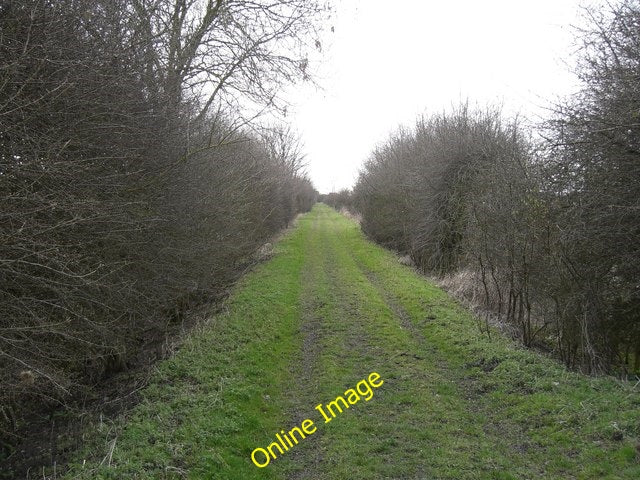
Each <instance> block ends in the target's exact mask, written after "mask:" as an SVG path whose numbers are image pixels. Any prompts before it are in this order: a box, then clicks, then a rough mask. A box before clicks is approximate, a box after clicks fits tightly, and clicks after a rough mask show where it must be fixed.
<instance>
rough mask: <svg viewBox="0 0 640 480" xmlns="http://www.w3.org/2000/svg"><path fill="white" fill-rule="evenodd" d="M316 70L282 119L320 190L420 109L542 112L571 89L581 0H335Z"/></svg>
mask: <svg viewBox="0 0 640 480" xmlns="http://www.w3.org/2000/svg"><path fill="white" fill-rule="evenodd" d="M337 3H338V5H337V9H336V11H335V14H334V16H333V19H332V21H331V25H333V27H334V30H335V31H334V33H330V31H329V32H327V39H326V40H325V42H324V45H323V47H324V48H323V60H322V64H321V65H320V67H319V71H318V74H319V75H318V83H319V84H320V85H321V87H322V90H318V89H315V88H313V87H311V86H309V85H306V86H297V87H296V88H295V89H294V90H293V91H292V92H291V93H290V94H288V98H289V101H290V102H292V104H293V108H292V109H290V110H289V111H290V114H289V116H288V121H289V122H291V123H292V125H293V126H294V127H295V128H296V130H297V131H298V132H299V133H300V135H301V137H302V141H303V143H304V146H305V151H306V153H307V161H308V172H309V174H310V176H311V179H312V180H313V182H314V184H315V186H316V188H317V189H318V190H319V191H320V192H323V193H326V192H330V191H332V190H339V189H341V188H344V187H351V186H352V185H353V183H354V181H355V180H356V178H357V173H358V169H359V168H360V166H361V164H362V162H363V161H364V160H365V159H366V158H367V156H368V154H369V153H370V152H371V150H372V149H373V147H374V146H375V145H376V144H377V143H379V142H381V141H384V140H385V139H386V137H387V136H388V135H389V133H391V132H392V131H393V130H395V129H396V128H397V127H398V126H399V125H400V124H405V125H410V124H412V123H413V121H414V120H415V118H416V117H417V116H418V115H419V114H420V113H424V112H426V113H429V112H439V111H442V110H443V109H446V108H447V107H450V106H451V105H452V103H458V102H459V101H460V100H464V99H467V98H468V99H469V100H470V101H471V102H472V103H475V102H478V103H479V104H481V105H484V104H487V103H494V104H495V103H500V104H502V105H503V106H504V110H505V111H506V112H507V113H509V114H510V113H514V112H521V113H524V114H525V115H526V116H527V117H535V116H536V115H539V114H541V113H542V110H541V107H543V106H544V105H545V104H546V102H547V101H549V100H552V99H553V98H554V97H556V96H558V95H560V96H561V95H564V94H567V93H569V92H570V91H572V90H574V89H575V86H576V83H575V80H574V78H573V76H572V74H571V73H570V72H569V68H568V66H567V64H566V62H567V61H568V60H569V57H570V54H571V51H572V49H573V43H572V42H573V41H572V35H571V28H570V25H572V24H576V23H577V18H578V5H579V4H582V3H584V2H583V1H580V0H536V1H530V0H458V1H454V0H449V1H436V0H393V1H391V0H341V1H340V0H337Z"/></svg>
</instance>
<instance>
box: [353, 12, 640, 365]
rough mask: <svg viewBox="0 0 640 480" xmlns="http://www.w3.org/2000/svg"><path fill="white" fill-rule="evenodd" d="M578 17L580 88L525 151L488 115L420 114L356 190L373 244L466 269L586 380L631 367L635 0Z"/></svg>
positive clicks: (635, 325)
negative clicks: (583, 21) (581, 20)
mask: <svg viewBox="0 0 640 480" xmlns="http://www.w3.org/2000/svg"><path fill="white" fill-rule="evenodd" d="M607 8H609V9H610V10H602V11H597V10H587V14H588V18H589V19H590V20H589V21H590V26H589V27H588V28H586V29H585V30H583V31H582V32H581V34H580V35H581V36H580V37H579V38H580V39H582V41H583V43H584V47H583V50H582V56H581V58H582V64H581V69H580V71H579V75H580V78H581V79H582V81H583V88H582V90H581V91H580V92H579V93H578V94H576V95H575V96H574V97H572V98H569V99H568V100H567V101H566V102H565V103H563V104H561V105H559V106H558V107H557V110H556V113H555V115H554V116H553V119H552V120H550V121H549V122H547V123H546V124H544V125H542V126H541V128H540V129H539V133H541V134H542V136H543V137H544V141H542V142H537V143H534V142H532V141H531V140H530V139H529V138H528V137H529V134H528V133H527V130H526V129H523V128H522V127H520V126H519V125H518V123H517V121H509V122H505V121H504V120H503V119H502V118H501V115H500V113H499V112H498V111H496V110H487V111H479V110H476V111H470V110H469V108H468V107H467V105H462V106H460V107H459V108H458V109H456V110H454V111H453V112H451V113H446V114H441V115H434V116H431V117H427V118H421V119H419V120H418V122H417V123H416V125H415V127H414V128H413V129H411V130H407V129H403V130H400V131H399V132H397V133H396V134H394V135H392V136H391V137H390V139H389V140H388V141H387V142H386V143H385V144H383V145H382V146H380V147H378V148H377V149H376V150H375V151H374V152H373V153H372V154H371V157H370V159H369V160H368V162H367V163H366V164H365V167H364V169H363V171H362V173H361V175H360V178H359V181H358V183H357V185H356V187H355V189H354V203H355V205H356V208H357V209H358V210H359V212H360V213H361V214H362V226H363V229H364V230H365V232H366V233H367V234H369V235H370V236H371V237H372V238H373V239H375V240H377V241H379V242H381V243H383V244H385V245H387V246H390V247H392V248H395V249H398V250H400V251H403V252H408V253H409V254H410V255H411V256H412V258H413V260H414V261H415V263H416V264H417V265H418V266H419V267H421V268H422V269H423V270H425V271H429V272H434V273H436V274H439V275H444V274H451V273H452V272H458V271H463V270H464V271H467V270H469V269H470V270H471V271H472V272H473V275H470V276H468V278H478V279H480V280H479V281H480V282H481V283H482V290H483V292H484V301H483V303H484V305H483V306H484V307H485V308H486V309H488V310H491V311H493V312H495V313H497V314H498V315H499V316H501V317H503V318H505V319H506V320H507V321H509V322H510V323H511V324H513V325H515V326H517V328H518V331H519V332H520V335H521V338H522V340H523V342H524V343H525V344H526V345H533V344H535V343H536V342H538V341H539V340H541V339H543V340H545V341H553V342H554V345H555V349H556V351H557V353H558V354H559V355H560V357H561V358H562V359H563V360H564V361H565V362H566V364H567V365H570V366H573V367H578V368H582V369H583V370H584V371H587V372H595V373H597V372H602V371H610V370H611V369H614V368H621V369H622V370H623V371H625V370H626V371H628V370H635V371H638V369H639V367H640V284H639V283H638V278H639V275H640V271H639V270H638V268H639V265H640V251H639V250H638V248H639V247H638V245H640V242H639V241H638V240H639V239H640V217H639V215H640V204H639V203H638V202H639V199H640V129H639V124H638V122H637V117H638V108H639V106H640V96H639V93H638V89H637V85H638V80H639V79H640V48H639V47H638V45H640V29H638V25H640V2H637V1H636V0H626V1H621V2H618V3H616V4H613V5H609V6H608V7H607Z"/></svg>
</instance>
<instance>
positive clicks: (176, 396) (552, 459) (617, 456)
mask: <svg viewBox="0 0 640 480" xmlns="http://www.w3.org/2000/svg"><path fill="white" fill-rule="evenodd" d="M274 250H275V251H274V255H273V258H271V259H270V260H269V261H267V262H265V263H264V264H262V265H260V266H259V267H258V268H256V269H255V271H253V272H252V273H250V274H249V275H247V276H246V277H245V278H244V279H243V280H242V281H241V282H240V283H239V285H237V287H236V288H235V291H234V293H233V294H232V296H231V298H230V299H229V300H228V302H227V303H226V308H225V311H224V312H223V313H221V314H218V315H216V316H214V317H213V318H212V319H211V320H210V321H208V322H207V324H206V325H204V326H202V327H201V328H199V329H198V331H196V332H193V333H192V334H191V336H190V338H189V339H188V340H187V341H185V343H184V344H183V346H182V347H181V349H180V351H179V352H178V353H177V354H176V355H175V356H174V357H173V358H171V359H170V360H168V361H166V362H163V363H162V364H160V365H159V367H158V370H157V372H156V373H155V374H154V378H153V381H152V383H151V385H150V386H149V387H148V388H147V389H146V390H145V393H144V400H143V402H142V403H141V404H140V405H139V406H138V407H136V409H135V410H134V411H133V412H132V413H131V414H129V415H128V416H127V418H125V419H122V420H120V421H118V422H116V424H115V425H112V426H110V428H108V429H107V428H105V429H103V430H102V431H98V432H97V433H95V435H94V436H93V437H92V439H91V440H90V441H89V443H88V445H87V451H86V452H84V453H83V454H81V455H80V456H79V457H78V466H77V468H75V469H74V470H73V473H72V474H71V475H69V477H68V478H76V477H80V478H92V479H93V478H110V479H111V478H113V479H119V478H138V479H153V478H158V479H179V478H190V479H239V480H244V479H263V478H265V479H310V480H325V479H328V480H334V479H335V480H341V479H444V478H447V479H476V478H478V479H481V478H487V479H488V478H495V479H512V478H513V479H516V478H517V479H520V478H522V479H525V478H526V479H529V478H549V479H552V478H553V479H555V478H640V465H639V463H638V460H637V457H636V451H635V449H636V439H634V438H630V437H629V436H628V435H623V436H622V438H620V436H619V435H617V434H616V431H623V432H629V431H632V430H631V429H632V428H636V429H640V423H639V422H640V418H639V417H638V411H639V410H640V400H639V398H638V393H637V391H635V390H633V389H632V388H630V387H628V386H624V385H622V384H620V383H619V382H616V381H614V380H612V379H592V378H587V377H583V376H580V375H578V374H574V373H570V372H566V371H565V370H564V369H563V368H562V367H561V366H559V365H557V364H556V363H554V362H553V361H552V360H549V359H545V358H543V357H541V356H539V355H538V354H535V353H532V352H529V351H526V350H524V349H521V348H519V347H517V346H516V345H515V344H514V343H512V342H510V341H508V340H506V339H504V338H503V337H501V336H500V335H499V334H497V333H495V334H494V335H493V338H492V339H488V338H486V336H483V335H481V334H480V333H479V330H478V328H477V326H476V323H475V320H474V319H473V317H472V316H471V315H470V314H469V313H467V312H466V311H465V310H464V309H463V308H462V307H460V306H458V305H457V304H456V303H455V302H454V301H452V300H451V299H450V298H449V297H448V296H447V295H446V294H445V293H443V292H442V291H441V290H439V289H438V288H437V287H436V286H434V285H433V284H432V283H431V282H429V281H428V280H426V279H425V278H424V277H421V276H420V275H419V274H417V273H416V272H414V271H413V270H412V269H411V268H409V267H406V266H403V265H401V264H400V263H399V262H398V259H397V257H396V256H395V255H394V254H392V253H390V252H388V251H385V250H384V249H382V248H380V247H378V246H376V245H374V244H372V243H371V242H369V241H367V240H366V239H365V238H364V236H363V235H362V233H361V232H360V229H359V227H358V225H357V224H356V223H354V222H353V221H351V220H348V219H346V218H345V217H343V216H341V215H339V214H338V213H336V212H335V211H333V210H332V209H330V208H329V207H327V206H324V205H316V207H315V208H314V209H313V211H312V212H311V213H309V214H307V215H305V216H303V217H302V218H301V219H300V220H299V221H298V224H297V225H296V227H295V228H293V229H292V230H291V231H290V232H288V233H287V234H286V235H285V237H284V238H283V239H282V240H281V241H280V242H279V243H277V244H276V245H275V248H274ZM373 372H375V373H376V374H378V375H379V379H378V378H377V377H376V376H375V375H374V376H373V377H372V379H373V380H372V381H373V383H374V385H371V384H370V381H369V379H370V377H369V375H370V374H371V373H373ZM363 380H364V382H363ZM375 385H377V386H375ZM338 396H341V397H342V398H344V399H345V402H343V401H341V400H339V399H338V400H337V401H336V402H334V404H333V408H332V409H331V410H332V411H333V412H334V414H335V418H334V417H333V416H332V415H331V414H330V413H329V410H328V409H327V404H329V403H330V402H332V401H335V400H336V398H337V397H338ZM367 399H368V400H367ZM319 404H322V405H323V408H321V409H322V410H323V412H324V413H325V415H328V418H330V421H329V422H328V423H325V420H324V417H323V415H322V413H321V412H320V409H316V408H315V407H316V406H317V405H319ZM336 405H338V406H340V407H341V408H340V409H341V410H342V412H340V411H339V410H340V409H339V408H337V407H336ZM347 407H348V408H347ZM305 420H311V421H312V422H313V426H311V424H310V423H308V422H307V423H306V426H307V430H306V431H307V432H312V433H307V434H306V435H305V438H301V436H300V434H299V433H298V440H299V441H298V443H297V444H295V441H296V440H294V441H291V439H290V437H291V436H294V437H295V435H296V433H295V432H296V430H294V433H293V435H292V434H290V433H289V434H288V433H287V432H291V431H292V429H293V428H294V427H298V430H297V432H300V431H302V427H303V426H304V425H305V423H304V421H305ZM634 422H635V424H634ZM633 425H635V426H633ZM638 433H640V432H638ZM276 434H279V435H280V440H281V443H280V444H281V445H283V446H286V447H287V448H288V450H287V449H283V450H282V451H283V453H280V451H279V449H278V448H280V447H278V448H276V446H273V445H272V446H271V451H273V452H274V453H275V454H276V458H275V459H273V458H271V459H270V461H269V463H268V465H266V466H264V467H263V468H258V467H257V466H256V465H254V463H252V460H251V453H252V451H254V449H256V448H261V449H263V451H267V448H268V446H269V445H270V444H271V443H273V442H278V441H280V440H279V439H278V437H276ZM105 454H106V455H107V456H106V457H105ZM255 458H256V459H257V461H258V462H259V463H266V457H265V456H264V454H263V453H261V452H258V453H257V454H256V456H255ZM85 459H87V461H86V463H85V464H84V466H82V463H83V461H84V460H85ZM105 460H106V461H105ZM100 463H102V465H99V464H100Z"/></svg>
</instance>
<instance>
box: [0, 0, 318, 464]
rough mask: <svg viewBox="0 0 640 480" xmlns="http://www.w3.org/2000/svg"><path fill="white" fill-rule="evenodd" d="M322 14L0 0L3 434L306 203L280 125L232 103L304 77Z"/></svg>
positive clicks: (174, 314)
mask: <svg viewBox="0 0 640 480" xmlns="http://www.w3.org/2000/svg"><path fill="white" fill-rule="evenodd" d="M319 12H321V9H320V8H318V7H317V5H315V3H314V2H309V1H307V0H293V1H287V2H278V1H276V2H244V1H238V2H222V1H207V2H200V1H195V0H186V1H178V2H175V1H169V0H150V1H138V0H105V1H102V0H97V1H91V2H87V1H77V0H56V1H55V2H50V1H40V0H21V1H7V2H2V4H1V5H0V434H1V435H2V437H4V438H8V440H7V442H9V443H10V442H11V441H12V440H14V439H15V438H14V437H13V433H12V432H13V431H14V430H15V429H16V428H18V427H20V424H21V418H22V413H23V411H24V409H25V405H26V403H24V402H25V401H28V400H31V401H35V402H40V403H41V402H45V403H48V404H51V405H55V404H59V403H61V402H62V403H64V402H65V401H67V400H68V399H70V398H72V397H73V396H74V395H76V394H78V393H83V394H85V395H89V396H90V394H91V388H92V386H94V385H96V384H97V383H99V382H100V381H101V380H102V379H103V378H104V377H106V376H108V375H110V374H112V373H113V372H115V371H118V370H121V369H123V368H126V366H127V364H128V363H130V362H135V361H138V360H139V358H138V357H139V356H140V354H141V352H142V351H143V350H144V349H143V348H142V347H144V345H145V344H146V343H149V342H153V341H156V342H157V341H158V339H159V341H160V343H162V341H163V340H164V335H165V332H167V331H169V330H171V329H172V328H173V329H174V330H175V325H176V324H178V325H179V324H180V322H181V320H182V317H183V315H184V312H185V310H187V309H188V308H189V307H190V306H192V305H193V304H195V303H198V302H202V301H207V300H208V299H211V298H214V297H216V296H217V295H219V294H220V293H221V292H222V291H223V290H224V288H225V287H228V285H229V282H230V281H232V280H233V279H234V278H235V277H236V275H237V273H238V270H239V269H242V268H244V267H246V265H247V264H248V262H249V261H250V259H251V255H252V254H253V253H254V252H255V251H256V249H258V248H259V247H260V246H261V245H262V244H264V243H265V242H267V241H268V239H269V238H270V237H271V236H272V235H273V234H274V233H276V232H278V231H279V230H280V229H282V228H283V227H285V226H287V224H288V223H289V222H290V221H291V219H292V218H293V217H294V216H295V215H296V213H298V212H302V211H306V210H309V209H310V208H311V206H312V205H313V204H314V203H315V198H316V191H315V190H314V188H313V186H312V185H311V183H310V181H309V180H308V179H307V178H306V176H305V175H304V174H303V173H302V172H301V166H302V165H301V155H300V152H299V151H298V150H297V143H296V140H295V137H294V136H293V135H291V134H290V133H289V131H288V129H287V128H272V129H268V130H266V129H261V130H258V129H256V128H253V129H251V130H250V129H249V128H248V127H247V126H246V125H247V122H245V121H244V120H243V119H242V117H241V116H240V113H239V112H240V109H239V108H238V107H239V105H241V103H242V102H240V100H239V99H241V98H242V99H245V100H243V102H246V104H247V105H248V104H255V105H258V106H262V107H265V108H271V106H272V105H273V102H274V98H275V96H276V94H277V92H278V91H279V88H280V86H281V85H282V84H283V82H289V81H292V80H295V79H296V78H305V77H306V76H307V72H306V68H307V60H305V59H304V58H303V57H299V58H298V57H297V56H296V53H294V52H298V51H299V52H302V49H303V48H304V41H305V37H306V36H308V35H310V34H311V33H312V32H313V31H314V24H315V21H316V20H315V18H316V17H317V14H318V13H319ZM283 51H284V52H286V53H285V54H283V53H282V52H283ZM250 102H253V103H250ZM252 125H255V123H253V124H252ZM18 404H20V408H16V405H18ZM0 443H2V445H3V446H6V445H7V443H5V442H4V441H3V442H0ZM0 453H1V452H0ZM0 456H1V455H0Z"/></svg>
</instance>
